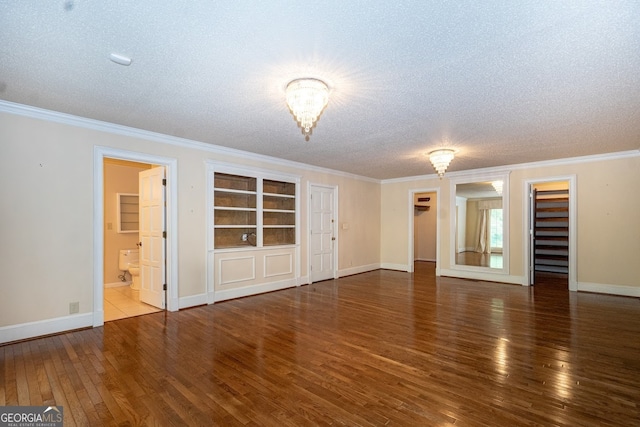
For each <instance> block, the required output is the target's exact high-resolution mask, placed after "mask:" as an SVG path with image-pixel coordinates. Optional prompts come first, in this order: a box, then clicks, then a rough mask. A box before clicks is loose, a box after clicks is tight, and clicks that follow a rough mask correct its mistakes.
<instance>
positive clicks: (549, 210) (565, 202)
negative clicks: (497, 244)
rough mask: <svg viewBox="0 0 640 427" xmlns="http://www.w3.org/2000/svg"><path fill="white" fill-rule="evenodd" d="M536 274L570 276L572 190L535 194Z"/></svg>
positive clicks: (537, 192)
mask: <svg viewBox="0 0 640 427" xmlns="http://www.w3.org/2000/svg"><path fill="white" fill-rule="evenodd" d="M534 248H535V249H534V250H535V257H534V265H535V271H543V272H550V273H563V274H568V273H569V190H553V191H540V190H538V191H536V192H535V226H534Z"/></svg>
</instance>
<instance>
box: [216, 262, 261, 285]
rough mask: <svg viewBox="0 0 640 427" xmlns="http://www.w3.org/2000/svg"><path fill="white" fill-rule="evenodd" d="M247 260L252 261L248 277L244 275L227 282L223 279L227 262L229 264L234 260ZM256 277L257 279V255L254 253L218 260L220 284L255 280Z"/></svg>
mask: <svg viewBox="0 0 640 427" xmlns="http://www.w3.org/2000/svg"><path fill="white" fill-rule="evenodd" d="M245 260H249V261H250V262H251V270H250V271H249V274H248V275H247V276H246V277H242V278H238V279H234V280H228V281H226V282H225V281H223V280H222V276H223V274H224V264H225V263H227V264H228V263H230V262H232V261H233V262H237V261H245ZM255 279H256V257H255V256H253V255H249V256H240V257H236V258H221V259H220V260H219V262H218V283H219V284H220V286H225V285H230V284H232V283H238V282H246V281H248V280H255Z"/></svg>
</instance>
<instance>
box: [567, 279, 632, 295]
mask: <svg viewBox="0 0 640 427" xmlns="http://www.w3.org/2000/svg"><path fill="white" fill-rule="evenodd" d="M577 287H578V291H580V292H595V293H598V294H609V295H619V296H625V297H638V298H640V287H638V286H626V285H612V284H606V283H590V282H578V284H577Z"/></svg>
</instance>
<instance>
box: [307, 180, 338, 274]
mask: <svg viewBox="0 0 640 427" xmlns="http://www.w3.org/2000/svg"><path fill="white" fill-rule="evenodd" d="M310 190H311V191H310V197H311V199H310V207H311V208H310V216H311V218H310V224H311V236H310V249H311V251H310V252H311V257H310V258H311V265H310V270H311V271H310V276H311V283H313V282H318V281H320V280H327V279H333V278H335V269H336V266H335V262H334V260H335V241H336V240H335V206H334V195H335V189H334V188H330V187H321V186H315V185H312V186H311V188H310Z"/></svg>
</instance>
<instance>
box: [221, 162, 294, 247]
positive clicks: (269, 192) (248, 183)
mask: <svg viewBox="0 0 640 427" xmlns="http://www.w3.org/2000/svg"><path fill="white" fill-rule="evenodd" d="M295 243H296V183H295V182H287V181H278V180H273V179H263V178H260V177H259V176H254V177H251V176H241V175H232V174H227V173H219V172H216V173H215V174H214V248H215V249H224V248H241V247H248V246H275V245H292V244H295Z"/></svg>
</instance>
